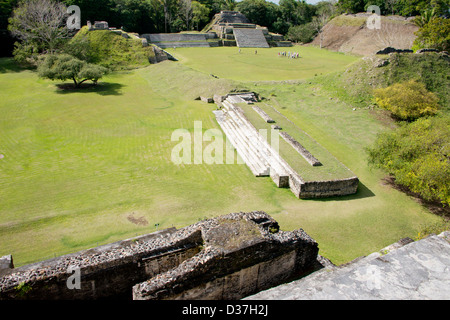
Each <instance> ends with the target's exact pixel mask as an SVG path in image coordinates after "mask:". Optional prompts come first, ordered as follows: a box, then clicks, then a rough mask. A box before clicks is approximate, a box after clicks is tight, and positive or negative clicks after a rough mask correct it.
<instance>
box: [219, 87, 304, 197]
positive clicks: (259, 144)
mask: <svg viewBox="0 0 450 320" xmlns="http://www.w3.org/2000/svg"><path fill="white" fill-rule="evenodd" d="M243 102H246V103H248V100H245V99H243V98H241V97H240V96H239V95H229V96H228V97H227V98H226V100H224V101H223V102H222V106H223V109H222V110H219V111H215V112H214V113H215V115H216V119H217V122H218V123H219V125H220V127H221V128H222V130H223V131H224V133H225V134H226V136H227V137H228V139H229V141H230V142H231V144H232V145H233V147H234V148H235V149H236V151H237V153H238V154H239V156H240V157H241V158H242V160H244V162H245V164H246V165H247V166H248V167H249V168H250V170H251V171H252V173H253V174H254V175H255V176H256V177H267V176H270V177H271V178H272V180H273V181H274V182H275V184H276V185H277V186H278V187H279V188H288V187H289V179H290V177H293V176H297V175H296V173H295V172H294V171H293V170H292V168H291V167H290V166H289V165H288V164H287V163H286V162H285V161H284V160H283V159H282V158H281V157H280V155H279V154H278V152H277V150H275V149H273V148H272V146H271V145H270V144H269V142H268V141H267V140H266V139H265V138H264V137H263V136H262V135H261V134H260V133H259V131H258V130H257V129H256V128H255V127H254V126H253V125H252V124H251V123H250V121H249V120H248V119H247V118H246V117H245V114H244V112H243V111H242V109H241V108H239V107H238V106H237V105H236V104H237V103H243ZM277 134H278V133H277Z"/></svg>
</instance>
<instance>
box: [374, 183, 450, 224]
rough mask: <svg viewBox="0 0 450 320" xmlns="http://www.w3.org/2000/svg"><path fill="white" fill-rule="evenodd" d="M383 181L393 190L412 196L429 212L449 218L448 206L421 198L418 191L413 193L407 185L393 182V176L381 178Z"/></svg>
mask: <svg viewBox="0 0 450 320" xmlns="http://www.w3.org/2000/svg"><path fill="white" fill-rule="evenodd" d="M383 183H384V184H386V185H389V186H390V187H392V188H394V189H395V190H398V191H401V192H403V193H405V194H406V195H408V196H409V197H411V198H413V199H414V200H415V201H417V202H418V203H420V205H421V206H423V207H425V208H426V209H428V210H429V211H430V212H431V213H433V214H435V215H437V216H440V217H443V218H445V219H446V220H450V207H448V206H447V207H444V206H443V205H442V203H440V202H439V201H427V200H425V199H423V198H422V197H421V196H420V195H419V194H418V193H414V192H412V191H411V190H409V188H408V187H405V186H402V185H399V184H397V183H396V182H395V179H394V177H390V176H389V177H386V178H384V179H383Z"/></svg>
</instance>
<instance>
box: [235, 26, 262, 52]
mask: <svg viewBox="0 0 450 320" xmlns="http://www.w3.org/2000/svg"><path fill="white" fill-rule="evenodd" d="M233 34H234V38H235V39H236V43H237V46H238V47H240V48H269V44H268V43H267V40H266V37H265V36H264V33H263V31H262V29H247V28H233Z"/></svg>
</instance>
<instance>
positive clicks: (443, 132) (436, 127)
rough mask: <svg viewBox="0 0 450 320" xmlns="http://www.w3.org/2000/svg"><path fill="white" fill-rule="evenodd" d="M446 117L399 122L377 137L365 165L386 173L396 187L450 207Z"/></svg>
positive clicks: (449, 120) (449, 142)
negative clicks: (398, 125) (407, 189)
mask: <svg viewBox="0 0 450 320" xmlns="http://www.w3.org/2000/svg"><path fill="white" fill-rule="evenodd" d="M449 156H450V117H449V116H448V115H446V116H441V117H430V118H423V119H419V120H417V121H416V122H413V123H409V124H408V123H403V124H402V125H401V126H400V127H399V128H398V129H396V130H394V131H391V132H385V133H383V134H380V135H379V136H378V138H377V141H376V142H375V145H374V146H373V147H372V148H370V149H369V163H370V164H372V165H374V166H376V167H379V168H382V169H384V170H386V172H388V173H389V174H391V175H392V176H394V177H395V180H396V182H397V183H398V184H400V185H403V186H406V187H408V188H409V189H410V190H411V191H412V192H416V193H418V194H419V195H420V196H421V197H422V198H423V199H425V200H427V201H439V202H441V203H442V204H443V205H446V206H449V205H450V162H449V160H448V159H449Z"/></svg>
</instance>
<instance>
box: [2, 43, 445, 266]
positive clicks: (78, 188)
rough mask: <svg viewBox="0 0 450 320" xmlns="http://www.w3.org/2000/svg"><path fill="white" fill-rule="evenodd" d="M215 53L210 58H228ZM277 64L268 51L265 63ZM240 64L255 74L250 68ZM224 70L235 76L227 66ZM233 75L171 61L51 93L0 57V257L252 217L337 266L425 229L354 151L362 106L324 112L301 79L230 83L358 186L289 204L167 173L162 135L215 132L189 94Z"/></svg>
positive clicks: (226, 170)
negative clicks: (264, 216) (312, 246)
mask: <svg viewBox="0 0 450 320" xmlns="http://www.w3.org/2000/svg"><path fill="white" fill-rule="evenodd" d="M219 49H220V48H219ZM222 49H223V53H221V55H222V56H227V52H232V51H231V50H233V49H234V50H236V48H222ZM303 49H305V50H306V48H301V49H300V51H301V50H303ZM185 51H186V52H188V51H189V50H188V49H186V50H185ZM219 51H220V50H218V51H216V50H215V49H214V50H211V51H208V50H205V52H202V51H199V52H200V53H202V55H203V56H205V57H209V59H210V60H208V61H206V60H205V61H204V64H205V68H206V65H207V64H210V63H211V62H210V61H212V60H214V59H215V58H216V56H215V54H212V53H214V52H219ZM178 52H181V50H179V49H177V53H178ZM276 52H277V51H276V50H273V53H276ZM321 54H322V53H318V58H317V59H318V60H320V59H321V57H322V56H321ZM324 54H325V53H324ZM326 55H329V56H330V57H331V56H334V54H330V53H326ZM336 56H337V58H336V59H343V58H344V57H346V56H343V55H339V54H336ZM258 57H262V58H264V57H263V55H262V54H261V55H260V52H258ZM269 58H270V55H268V56H267V57H265V58H264V59H269ZM224 59H225V58H224ZM229 59H234V58H233V56H231V55H229ZM254 59H255V57H254V56H252V59H250V60H248V61H255V60H254ZM277 59H278V57H277V56H273V55H272V59H271V61H273V63H274V64H276V63H277V62H276V61H278V60H277ZM346 59H348V57H347V58H346ZM352 59H354V58H352ZM200 60H201V59H200ZM192 63H194V64H197V65H200V62H192V61H191V64H192ZM222 63H224V61H222ZM326 63H328V62H326ZM346 63H347V62H345V63H344V62H342V61H341V63H340V64H339V65H336V66H335V67H336V70H341V69H343V68H345V64H346ZM186 64H187V66H190V63H189V62H186ZM245 64H246V63H245V62H243V63H242V66H243V65H245ZM324 64H325V62H324ZM249 68H251V69H252V70H253V71H254V73H261V74H263V73H264V71H263V70H260V68H259V62H258V63H254V64H253V65H250V67H249ZM221 69H222V70H223V71H225V69H226V68H225V67H224V66H222V67H221ZM230 69H234V71H233V70H230V72H231V71H232V72H238V73H239V67H236V66H232V67H231V66H230ZM324 70H325V69H324ZM324 70H322V71H324ZM329 71H331V69H329ZM241 72H242V74H241V76H240V77H239V76H236V77H232V79H233V81H231V80H230V81H229V80H227V79H215V78H212V77H210V76H209V74H207V72H205V73H199V72H197V71H196V70H192V69H189V68H188V67H186V66H185V65H184V61H183V62H181V63H174V62H164V63H160V64H158V65H152V66H149V67H147V68H143V69H139V70H134V71H130V72H124V73H115V74H111V75H109V76H107V77H106V78H105V79H103V80H102V81H101V82H100V83H99V87H98V88H96V89H87V90H73V91H61V90H60V89H58V88H57V86H56V84H57V82H56V83H55V82H51V81H47V80H42V79H38V77H37V76H36V74H35V73H34V72H32V71H29V70H20V69H17V68H15V67H14V66H13V65H12V64H11V61H10V60H8V59H0V87H1V88H2V89H1V91H0V112H1V116H0V154H2V155H4V157H3V158H2V159H0V256H1V255H6V254H13V257H14V262H15V264H16V265H23V264H26V263H29V262H32V261H37V260H40V259H45V258H50V257H53V256H54V255H55V254H56V255H60V254H64V253H69V252H75V251H78V250H81V249H84V248H88V247H93V246H96V245H97V243H98V244H103V243H109V242H113V241H117V240H120V239H124V238H128V237H132V236H135V235H136V234H144V233H148V232H153V231H154V230H155V229H156V227H155V224H159V228H160V229H161V228H167V227H171V226H176V227H183V226H186V225H189V224H191V223H193V222H196V221H198V220H199V219H202V218H204V217H212V216H218V215H222V214H227V213H230V212H235V211H250V210H264V211H266V212H268V213H269V214H271V215H272V216H273V217H274V218H275V219H277V220H278V221H279V222H280V225H281V227H282V229H285V230H292V229H296V228H303V229H304V230H305V231H306V232H307V233H308V234H310V235H311V236H312V237H313V238H315V239H316V240H317V241H318V242H319V247H320V249H321V254H323V255H325V256H326V257H328V258H329V259H331V260H332V261H333V262H335V263H343V262H347V261H349V260H351V259H354V258H356V257H358V256H361V255H365V254H368V253H371V252H373V251H375V250H379V249H381V248H382V247H384V246H386V245H388V244H390V243H392V242H395V241H397V240H399V239H400V238H402V237H406V236H410V237H414V236H415V235H416V234H417V230H418V227H419V226H420V225H421V224H425V223H431V222H434V221H436V219H437V218H435V217H434V216H432V215H431V214H430V213H429V212H427V211H426V210H425V209H424V208H422V207H421V206H420V205H419V204H417V203H416V202H415V201H413V200H411V199H410V198H408V197H407V196H405V195H404V194H402V193H400V192H398V191H395V190H393V189H391V188H390V187H388V186H386V185H383V184H382V183H381V178H382V174H381V173H380V172H378V171H371V170H370V169H369V168H368V167H367V165H366V162H365V155H364V153H363V148H364V146H365V145H367V144H368V143H369V142H371V141H372V140H373V138H374V134H375V133H376V132H378V131H379V130H381V129H382V125H381V124H379V123H378V122H377V121H376V120H375V119H374V118H373V117H372V116H371V115H370V114H369V112H368V111H363V110H361V111H358V112H352V111H351V109H349V108H348V106H347V105H346V104H345V103H337V104H335V103H330V101H329V98H328V97H327V96H325V95H322V94H321V93H320V92H317V91H315V89H314V88H312V87H311V86H308V85H306V84H304V85H288V84H281V83H278V84H270V85H269V84H261V83H259V84H255V83H250V82H246V83H245V85H244V86H248V87H249V88H250V89H256V88H257V89H258V90H260V92H261V93H262V94H264V95H266V96H269V94H270V93H271V92H275V93H276V96H275V95H274V96H272V98H271V100H269V101H267V103H270V104H272V105H274V106H277V107H278V108H279V110H282V112H283V114H284V115H285V116H287V117H289V119H290V120H292V121H293V122H294V123H295V124H296V125H297V126H299V127H300V128H302V129H303V130H305V131H306V132H307V133H308V134H309V135H311V136H312V137H313V138H314V139H315V140H317V141H318V142H319V143H320V144H321V145H322V146H323V147H325V148H326V149H327V150H328V151H329V152H330V153H331V154H332V155H333V156H335V157H336V158H337V159H338V160H339V161H342V162H343V163H344V164H345V165H346V166H348V167H349V168H350V169H351V170H352V171H353V172H354V173H355V174H357V175H358V176H359V177H360V178H361V181H362V183H363V185H362V186H361V188H360V191H359V192H358V194H356V195H354V196H348V197H343V198H332V199H325V200H299V199H297V198H295V197H294V196H293V194H292V193H291V192H290V191H289V190H287V189H278V188H276V187H275V185H274V183H273V182H272V181H271V179H270V178H255V177H254V176H253V175H252V173H251V171H250V170H249V169H248V168H247V167H246V166H245V165H238V164H235V165H207V164H201V165H175V164H173V163H172V162H171V158H170V156H171V151H172V148H173V147H174V146H175V145H176V144H177V142H173V141H171V134H172V132H173V131H174V130H175V129H179V128H185V129H188V130H189V131H190V132H193V127H194V121H202V125H203V130H207V129H210V128H215V129H219V126H218V124H217V123H216V121H215V119H214V115H213V113H212V110H214V109H215V106H214V105H208V104H205V103H202V102H200V101H195V100H194V98H195V97H196V96H198V95H200V94H204V95H210V94H213V93H215V92H219V93H226V92H228V91H229V90H231V89H233V88H236V87H239V86H242V85H241V84H239V83H236V81H237V80H240V79H239V78H241V77H242V78H246V77H245V75H246V71H241ZM274 72H275V71H274ZM283 72H288V71H287V70H285V71H283ZM283 72H280V73H279V74H278V76H281V73H283ZM314 72H315V71H314ZM266 73H267V74H266V75H265V77H266V78H267V79H269V78H271V77H272V74H271V73H270V72H268V71H266ZM222 76H223V75H222ZM293 76H294V75H293ZM273 77H276V74H275V73H274V74H273ZM255 85H256V86H255ZM313 94H314V95H313ZM283 108H284V109H283ZM205 146H207V143H206V142H205V143H204V145H203V147H205Z"/></svg>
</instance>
